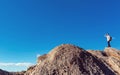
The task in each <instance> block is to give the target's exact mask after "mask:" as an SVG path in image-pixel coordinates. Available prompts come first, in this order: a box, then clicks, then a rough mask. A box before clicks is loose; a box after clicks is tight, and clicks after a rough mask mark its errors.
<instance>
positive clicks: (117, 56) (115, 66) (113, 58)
mask: <svg viewBox="0 0 120 75" xmlns="http://www.w3.org/2000/svg"><path fill="white" fill-rule="evenodd" d="M88 52H90V53H91V54H93V55H94V56H96V57H98V59H99V60H101V61H103V63H105V64H106V65H107V67H108V68H110V69H111V71H113V72H114V73H115V74H116V75H120V51H119V50H117V49H114V48H110V47H108V48H105V50H104V51H93V50H89V51H88Z"/></svg>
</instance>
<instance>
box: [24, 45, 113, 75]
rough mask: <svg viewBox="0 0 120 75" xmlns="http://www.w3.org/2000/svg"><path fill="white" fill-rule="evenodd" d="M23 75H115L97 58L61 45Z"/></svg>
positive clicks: (86, 52) (88, 53) (39, 59)
mask: <svg viewBox="0 0 120 75" xmlns="http://www.w3.org/2000/svg"><path fill="white" fill-rule="evenodd" d="M29 72H30V73H28V72H26V74H25V75H115V73H114V71H112V70H111V68H110V67H108V66H107V65H106V64H105V63H103V61H101V60H99V59H98V57H96V56H95V55H93V54H91V53H90V52H88V51H85V50H84V49H82V48H79V47H77V46H74V45H69V44H65V45H61V46H58V47H56V48H54V49H53V50H52V51H51V52H49V53H48V54H46V55H43V56H40V57H39V58H38V63H37V65H36V67H34V68H33V69H32V71H30V70H29Z"/></svg>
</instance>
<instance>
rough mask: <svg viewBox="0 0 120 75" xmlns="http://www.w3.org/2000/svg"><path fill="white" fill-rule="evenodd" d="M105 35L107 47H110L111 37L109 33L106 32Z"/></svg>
mask: <svg viewBox="0 0 120 75" xmlns="http://www.w3.org/2000/svg"><path fill="white" fill-rule="evenodd" d="M105 37H106V38H107V44H108V47H111V45H110V41H112V37H111V36H110V35H109V33H107V34H106V35H105Z"/></svg>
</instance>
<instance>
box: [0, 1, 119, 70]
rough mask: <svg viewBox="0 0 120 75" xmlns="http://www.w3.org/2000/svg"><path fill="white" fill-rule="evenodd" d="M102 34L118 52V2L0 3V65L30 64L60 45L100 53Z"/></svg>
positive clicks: (13, 67) (9, 68)
mask: <svg viewBox="0 0 120 75" xmlns="http://www.w3.org/2000/svg"><path fill="white" fill-rule="evenodd" d="M106 32H109V33H110V34H111V35H112V36H113V37H114V38H115V39H114V40H113V41H112V46H113V47H114V48H118V49H120V36H119V33H120V0H0V63H6V64H7V63H23V62H25V63H26V62H29V63H33V64H34V63H36V55H37V54H40V55H42V54H45V53H48V52H49V51H50V50H51V49H52V48H54V47H55V46H57V45H60V44H63V43H71V44H75V45H77V46H80V47H82V48H84V49H95V50H96V49H99V50H103V49H104V48H105V46H106V38H105V37H104V34H105V33H106ZM0 68H2V69H5V70H9V71H17V70H18V71H20V70H24V69H25V67H24V68H23V67H21V66H19V67H17V66H14V65H12V66H11V65H7V66H5V65H4V66H2V65H1V66H0Z"/></svg>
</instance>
